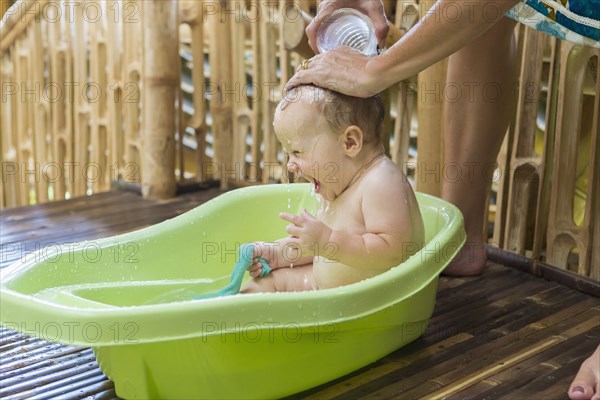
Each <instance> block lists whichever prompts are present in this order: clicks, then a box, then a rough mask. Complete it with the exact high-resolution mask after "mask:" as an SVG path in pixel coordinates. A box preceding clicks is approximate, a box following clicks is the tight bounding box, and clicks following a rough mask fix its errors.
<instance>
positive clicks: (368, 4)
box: [306, 0, 390, 54]
mask: <svg viewBox="0 0 600 400" xmlns="http://www.w3.org/2000/svg"><path fill="white" fill-rule="evenodd" d="M338 8H354V9H356V10H359V11H361V12H362V13H363V14H365V15H368V16H369V18H371V21H373V26H374V27H375V36H376V37H377V43H379V47H381V48H384V47H385V38H386V37H387V34H388V31H389V30H390V28H389V26H388V22H387V18H386V17H385V9H384V7H383V3H382V2H381V0H323V1H322V2H321V3H320V4H319V8H318V9H317V16H316V17H315V18H314V19H313V20H312V21H311V23H310V24H309V25H308V26H307V27H306V35H307V36H308V44H309V45H310V47H311V48H312V49H313V51H314V52H315V54H318V53H319V49H318V48H317V31H318V29H319V25H321V22H323V21H324V20H325V19H327V17H328V16H329V15H331V13H332V12H334V11H335V10H337V9H338Z"/></svg>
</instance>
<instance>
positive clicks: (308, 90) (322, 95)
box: [277, 85, 385, 145]
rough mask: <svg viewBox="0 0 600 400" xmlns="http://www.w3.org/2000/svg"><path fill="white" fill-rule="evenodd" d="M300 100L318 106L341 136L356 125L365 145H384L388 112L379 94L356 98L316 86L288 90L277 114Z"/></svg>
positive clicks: (330, 126) (333, 129) (332, 128)
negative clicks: (384, 120)
mask: <svg viewBox="0 0 600 400" xmlns="http://www.w3.org/2000/svg"><path fill="white" fill-rule="evenodd" d="M297 101H304V102H305V103H309V104H316V105H317V106H318V107H319V110H320V112H321V113H322V114H323V116H324V117H325V119H326V120H327V123H328V125H329V128H330V129H331V130H332V131H333V132H335V133H337V134H341V133H342V132H343V131H344V130H345V129H346V128H348V127H349V126H352V125H355V126H358V127H359V128H360V129H361V130H362V132H363V144H374V145H379V144H381V142H382V135H383V119H384V118H385V109H384V106H383V100H382V99H381V96H379V95H376V96H373V97H368V98H361V97H353V96H348V95H345V94H342V93H339V92H335V91H333V90H329V89H324V88H321V87H317V86H314V85H301V86H296V87H294V88H292V89H290V90H288V92H287V93H286V95H285V96H284V97H283V99H281V101H280V102H279V105H278V106H277V111H281V110H283V109H285V107H287V105H288V104H290V103H294V102H297Z"/></svg>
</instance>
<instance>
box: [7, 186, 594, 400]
mask: <svg viewBox="0 0 600 400" xmlns="http://www.w3.org/2000/svg"><path fill="white" fill-rule="evenodd" d="M219 193H220V192H219V191H218V190H216V189H211V190H207V191H202V192H196V193H192V194H187V195H184V196H180V197H178V198H176V199H173V200H169V201H163V202H156V201H148V200H143V199H141V198H140V197H139V196H138V195H136V194H133V193H128V192H111V193H104V194H99V195H95V196H93V197H88V198H80V199H74V200H70V201H67V202H56V203H51V204H47V205H42V206H34V207H29V208H16V209H9V210H2V211H1V216H0V244H1V246H2V247H1V248H0V266H6V265H8V264H10V263H11V262H14V261H15V260H17V259H19V258H20V257H22V256H24V255H25V254H26V253H28V252H30V251H33V250H36V249H39V248H43V247H44V246H49V245H55V244H60V243H73V242H77V241H81V240H84V239H85V240H89V239H95V238H100V237H104V236H112V235H114V234H117V233H122V232H127V231H131V230H134V229H137V228H141V227H144V226H148V225H152V224H154V223H157V222H160V221H162V220H165V219H167V218H171V217H174V216H176V215H178V214H180V213H182V212H185V211H187V210H189V209H190V208H193V207H195V206H196V205H198V204H201V203H202V202H204V201H206V200H208V199H210V198H212V197H214V196H216V195H218V194H219ZM1 329H2V330H1V331H0V398H3V399H22V398H31V399H42V398H58V397H60V398H64V399H78V398H86V397H88V396H89V397H88V398H94V399H112V398H115V397H116V394H115V391H114V388H113V384H112V382H110V381H109V380H108V379H107V378H106V377H105V376H104V375H103V374H102V372H101V371H100V370H99V368H98V366H97V364H96V361H95V359H94V355H93V354H92V352H91V350H90V349H86V348H73V347H67V346H63V345H59V344H53V343H50V342H45V341H42V340H39V339H36V338H31V337H28V336H25V335H22V334H17V333H15V332H13V331H10V330H7V329H4V328H1ZM599 342H600V299H599V298H597V297H592V296H590V295H586V294H583V293H580V292H578V291H576V290H573V289H569V288H567V287H565V286H562V285H560V284H558V283H554V282H549V281H547V280H544V279H541V278H538V277H535V276H533V275H529V274H527V273H524V272H521V271H518V270H516V269H512V268H509V267H505V266H502V265H498V264H490V266H489V268H488V269H487V271H486V272H485V273H484V274H483V275H482V276H479V277H475V278H460V279H456V278H453V279H450V278H442V279H441V281H440V288H439V293H438V300H437V303H436V308H435V312H434V316H433V318H432V320H431V323H430V325H429V329H428V331H427V332H426V334H425V335H424V336H423V337H422V338H421V339H419V340H417V341H416V342H414V343H412V344H410V345H408V346H406V347H404V348H402V349H400V350H398V351H396V352H394V353H392V354H390V355H388V356H387V357H385V358H383V359H381V360H379V361H378V362H376V363H374V364H372V365H369V366H368V367H365V368H363V369H361V370H358V371H355V372H354V373H352V374H350V375H348V376H345V377H343V378H340V379H338V380H336V381H333V382H329V383H327V384H325V385H322V386H320V387H317V388H314V389H311V390H309V391H307V392H304V393H300V394H297V395H295V396H292V397H291V398H306V397H309V398H318V399H325V398H338V399H357V398H363V397H365V398H372V399H376V398H382V399H388V398H397V399H460V400H463V399H486V400H492V399H509V400H520V399H523V400H534V399H540V400H548V399H566V398H567V396H566V390H567V388H568V385H569V382H570V380H571V379H572V377H573V376H574V374H575V372H576V371H577V369H578V367H579V364H580V363H581V361H582V360H583V359H585V358H586V357H587V356H588V355H589V354H591V353H592V351H593V350H594V348H595V347H596V345H597V344H598V343H599Z"/></svg>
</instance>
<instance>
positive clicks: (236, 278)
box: [192, 243, 271, 300]
mask: <svg viewBox="0 0 600 400" xmlns="http://www.w3.org/2000/svg"><path fill="white" fill-rule="evenodd" d="M253 259H254V243H246V244H243V245H241V246H240V248H239V249H238V261H237V263H235V266H234V267H233V272H232V273H231V279H230V281H229V284H228V285H227V286H225V287H224V288H223V289H221V290H219V291H216V292H213V293H207V294H202V295H198V296H192V298H193V299H195V300H199V299H210V298H213V297H220V296H231V295H233V294H237V293H239V291H240V288H241V287H242V280H243V279H244V274H245V273H246V271H247V270H248V268H250V266H252V262H253ZM256 259H257V260H258V261H259V262H260V263H261V265H262V270H261V272H260V276H261V277H263V276H265V275H268V274H269V273H270V272H271V266H270V265H269V263H267V261H266V260H265V259H263V258H262V257H257V258H256Z"/></svg>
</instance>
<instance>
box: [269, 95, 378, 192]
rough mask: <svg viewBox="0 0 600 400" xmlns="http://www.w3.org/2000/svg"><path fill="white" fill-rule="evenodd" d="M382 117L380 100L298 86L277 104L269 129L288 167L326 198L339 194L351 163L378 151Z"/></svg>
mask: <svg viewBox="0 0 600 400" xmlns="http://www.w3.org/2000/svg"><path fill="white" fill-rule="evenodd" d="M383 118H384V107H383V102H382V100H381V98H380V97H379V96H376V97H371V98H367V99H363V98H357V97H351V96H346V95H344V94H340V93H337V92H333V91H331V90H327V89H322V88H319V87H315V86H298V87H296V88H294V89H291V90H290V91H288V93H287V94H286V96H285V97H284V98H283V99H282V100H281V102H280V103H279V105H278V106H277V109H276V111H275V118H274V122H273V125H274V127H275V134H276V135H277V139H279V141H280V142H281V144H282V145H283V148H284V150H285V151H286V153H287V154H288V155H289V162H288V169H289V170H290V171H291V172H293V173H295V174H296V175H297V176H298V175H300V176H303V177H304V178H305V179H307V180H308V181H310V182H312V183H313V184H314V186H315V191H316V192H317V193H321V194H322V195H323V197H324V198H326V199H328V200H331V199H334V198H335V197H336V196H337V195H339V194H340V193H342V192H343V191H344V188H345V187H346V185H347V184H348V182H349V180H350V178H351V176H352V175H353V173H352V171H353V168H354V167H352V165H359V164H360V163H363V162H366V161H368V160H367V158H369V157H370V158H372V157H373V155H374V154H376V153H381V152H382V151H383V146H382V139H381V136H382V130H383V128H382V126H383Z"/></svg>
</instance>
